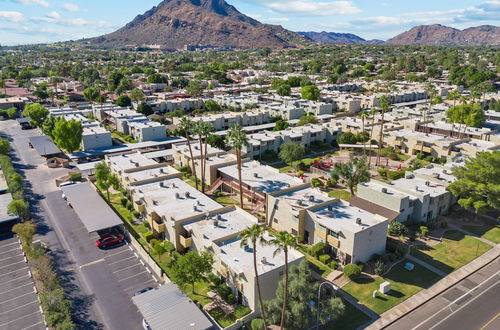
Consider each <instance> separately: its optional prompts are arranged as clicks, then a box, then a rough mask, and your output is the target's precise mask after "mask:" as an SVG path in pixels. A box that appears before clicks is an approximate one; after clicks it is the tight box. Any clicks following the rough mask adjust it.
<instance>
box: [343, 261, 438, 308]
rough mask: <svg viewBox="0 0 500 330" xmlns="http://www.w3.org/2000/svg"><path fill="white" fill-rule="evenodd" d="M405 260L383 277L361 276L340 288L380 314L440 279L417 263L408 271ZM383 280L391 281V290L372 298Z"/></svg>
mask: <svg viewBox="0 0 500 330" xmlns="http://www.w3.org/2000/svg"><path fill="white" fill-rule="evenodd" d="M406 262H408V260H407V259H405V260H403V261H402V262H400V263H399V264H397V265H396V266H394V267H393V268H392V269H391V271H390V272H389V273H388V274H387V275H386V276H385V277H383V278H382V277H377V278H375V279H372V278H366V277H363V278H360V279H358V280H356V281H352V282H350V283H348V284H347V285H345V286H343V287H342V289H343V290H344V291H346V292H348V293H349V294H350V295H351V296H353V297H355V298H356V299H358V300H359V301H360V302H361V303H362V304H364V305H366V306H367V307H368V308H370V309H371V310H373V311H374V312H375V313H377V314H382V313H383V312H385V311H387V310H389V309H391V308H392V307H394V306H396V305H398V304H399V303H401V302H403V301H404V300H406V299H408V298H409V297H411V296H413V295H414V294H415V293H417V292H419V291H420V290H422V289H424V288H428V287H430V286H431V285H432V284H434V283H435V282H437V281H438V280H439V279H440V277H439V276H438V275H437V274H435V273H433V272H431V271H430V270H428V269H426V268H424V267H422V266H420V265H418V264H415V268H414V269H413V270H412V271H408V270H406V269H405V268H404V265H405V263H406ZM385 281H389V282H391V292H390V293H389V294H387V295H383V296H382V295H381V294H380V293H379V296H378V297H377V298H373V296H372V294H373V291H374V290H378V289H379V286H380V283H382V282H385Z"/></svg>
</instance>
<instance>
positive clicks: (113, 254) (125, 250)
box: [105, 249, 129, 258]
mask: <svg viewBox="0 0 500 330" xmlns="http://www.w3.org/2000/svg"><path fill="white" fill-rule="evenodd" d="M128 251H129V250H128V249H123V250H121V251H118V252H115V253H112V254H108V255H106V256H105V258H108V257H112V256H115V255H117V254H120V253H123V252H128Z"/></svg>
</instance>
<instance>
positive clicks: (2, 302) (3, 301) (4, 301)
mask: <svg viewBox="0 0 500 330" xmlns="http://www.w3.org/2000/svg"><path fill="white" fill-rule="evenodd" d="M29 294H35V293H34V292H31V291H30V292H28V293H25V294H23V295H20V296H17V297H14V298H12V299H9V300H2V301H0V305H2V304H5V303H6V302H9V301H11V300H14V299H19V298H21V297H24V296H27V295H29Z"/></svg>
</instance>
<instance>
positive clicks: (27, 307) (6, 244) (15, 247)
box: [0, 225, 45, 330]
mask: <svg viewBox="0 0 500 330" xmlns="http://www.w3.org/2000/svg"><path fill="white" fill-rule="evenodd" d="M9 231H10V228H9V226H8V225H2V226H0V329H5V330H10V329H12V330H21V329H45V325H44V323H43V318H42V314H41V312H40V305H39V302H38V297H37V295H36V293H35V290H34V283H33V280H32V279H31V277H30V276H29V273H28V265H27V264H26V263H25V262H24V257H23V254H22V250H21V247H20V245H19V241H18V239H17V238H16V237H14V236H13V235H12V233H10V232H9Z"/></svg>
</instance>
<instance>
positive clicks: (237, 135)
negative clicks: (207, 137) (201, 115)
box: [226, 124, 247, 208]
mask: <svg viewBox="0 0 500 330" xmlns="http://www.w3.org/2000/svg"><path fill="white" fill-rule="evenodd" d="M226 143H227V144H228V145H229V146H230V147H231V148H233V149H234V151H235V152H236V161H237V163H238V165H237V167H238V181H239V182H238V184H239V188H240V207H241V208H243V184H242V179H241V150H242V149H243V147H244V146H245V145H246V143H247V135H246V133H245V132H244V131H243V129H242V128H241V126H240V125H238V124H233V125H232V126H231V127H230V128H229V131H228V132H227V134H226Z"/></svg>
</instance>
